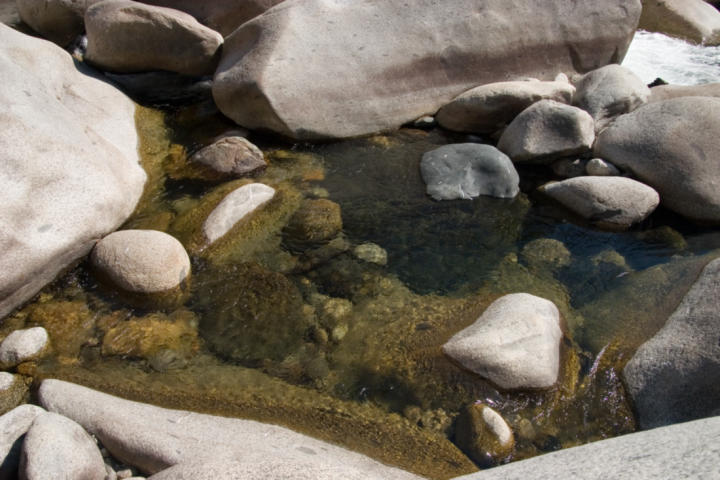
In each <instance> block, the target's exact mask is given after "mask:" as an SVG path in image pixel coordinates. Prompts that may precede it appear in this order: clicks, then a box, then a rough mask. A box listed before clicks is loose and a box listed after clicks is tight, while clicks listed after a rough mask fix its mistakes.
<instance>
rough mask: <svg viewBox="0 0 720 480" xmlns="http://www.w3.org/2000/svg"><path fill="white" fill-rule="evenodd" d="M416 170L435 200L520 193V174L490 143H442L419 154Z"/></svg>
mask: <svg viewBox="0 0 720 480" xmlns="http://www.w3.org/2000/svg"><path fill="white" fill-rule="evenodd" d="M420 172H421V174H422V177H423V181H425V183H426V184H427V194H428V195H430V196H431V197H432V198H434V199H435V200H456V199H467V200H469V199H472V198H475V197H477V196H479V195H487V196H490V197H496V198H514V197H515V196H516V195H517V194H518V193H519V192H520V187H519V185H520V177H519V176H518V173H517V171H516V170H515V166H514V165H513V163H512V161H511V160H510V158H508V156H507V155H505V154H504V153H502V152H501V151H500V150H498V149H497V148H495V147H492V146H490V145H480V144H477V143H458V144H451V145H444V146H442V147H440V148H437V149H435V150H432V151H430V152H427V153H425V154H424V155H423V157H422V160H421V161H420Z"/></svg>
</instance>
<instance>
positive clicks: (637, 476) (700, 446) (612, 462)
mask: <svg viewBox="0 0 720 480" xmlns="http://www.w3.org/2000/svg"><path fill="white" fill-rule="evenodd" d="M719 436H720V417H714V418H708V419H705V420H699V421H695V422H689V423H683V424H680V425H673V426H671V427H663V428H657V429H655V430H649V431H646V432H638V433H631V434H629V435H624V436H621V437H616V438H611V439H608V440H601V441H599V442H595V443H590V444H587V445H582V446H580V447H574V448H568V449H565V450H560V451H557V452H552V453H546V454H544V455H540V456H537V457H534V458H530V459H528V460H521V461H519V462H514V463H510V464H508V465H502V466H500V467H496V468H493V469H491V470H483V471H481V472H477V473H472V474H470V475H463V476H462V477H456V478H455V480H546V479H548V478H563V479H565V478H568V479H569V478H572V479H574V480H598V479H601V478H608V479H609V478H612V479H613V480H657V479H661V478H663V479H665V478H668V479H669V478H678V479H679V478H682V479H684V480H706V479H710V478H720V468H719V467H718V462H717V459H718V458H719V457H720V443H719V442H718V441H717V439H718V437H719Z"/></svg>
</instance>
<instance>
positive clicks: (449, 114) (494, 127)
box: [436, 81, 575, 133]
mask: <svg viewBox="0 0 720 480" xmlns="http://www.w3.org/2000/svg"><path fill="white" fill-rule="evenodd" d="M574 93H575V87H573V86H572V85H571V84H570V83H568V82H562V81H555V82H540V81H515V82H498V83H490V84H487V85H481V86H479V87H475V88H473V89H471V90H468V91H467V92H465V93H463V94H462V95H460V96H458V97H456V98H455V99H454V100H453V101H452V102H450V103H448V104H447V105H445V106H444V107H442V108H441V109H440V110H439V111H438V113H437V115H436V118H437V121H438V123H439V124H440V126H442V127H443V128H447V129H448V130H454V131H458V132H467V133H494V132H497V131H498V130H500V129H502V128H503V127H505V126H506V125H507V124H509V123H510V122H512V120H513V119H514V118H515V117H516V116H517V115H518V114H519V113H520V112H522V111H523V110H525V109H526V108H527V107H529V106H530V105H532V104H533V103H535V102H538V101H540V100H555V101H557V102H561V103H571V102H572V98H573V94H574Z"/></svg>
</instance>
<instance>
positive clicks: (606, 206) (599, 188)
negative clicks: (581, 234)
mask: <svg viewBox="0 0 720 480" xmlns="http://www.w3.org/2000/svg"><path fill="white" fill-rule="evenodd" d="M540 191H541V192H543V193H544V194H545V195H548V196H549V197H550V198H553V199H554V200H556V201H557V202H560V203H561V204H562V205H563V206H565V208H567V209H569V210H571V211H573V212H575V213H576V214H578V215H580V216H581V217H583V218H585V219H587V220H588V221H590V222H591V223H592V224H594V225H597V226H598V227H602V228H607V229H610V230H625V229H627V228H629V227H630V226H631V225H633V224H635V223H638V222H641V221H643V220H645V219H646V218H647V217H648V215H650V214H651V213H652V212H653V211H654V210H655V208H657V206H658V204H659V203H660V197H659V196H658V193H657V192H656V191H655V190H653V189H652V188H650V187H648V186H647V185H644V184H642V183H640V182H638V181H635V180H632V179H630V178H624V177H577V178H570V179H568V180H563V181H562V182H552V183H548V184H545V185H543V186H542V187H540Z"/></svg>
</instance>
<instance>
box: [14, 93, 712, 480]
mask: <svg viewBox="0 0 720 480" xmlns="http://www.w3.org/2000/svg"><path fill="white" fill-rule="evenodd" d="M138 124H139V129H140V132H141V134H142V136H143V145H142V151H143V155H144V162H145V167H146V169H147V170H148V172H149V177H150V181H149V184H148V187H147V189H146V195H145V197H144V199H143V201H142V202H141V204H140V205H139V207H138V210H137V211H136V213H135V215H134V216H133V218H131V219H130V220H129V221H128V222H127V224H126V225H125V226H124V227H123V228H155V229H159V230H163V231H167V232H169V233H171V234H172V235H174V236H176V237H177V238H179V239H180V240H181V241H182V242H183V243H184V245H185V246H186V248H187V249H188V251H189V252H190V254H191V258H192V262H193V278H192V281H191V291H190V294H189V295H188V297H187V298H185V299H184V302H183V303H182V305H175V306H173V307H172V308H167V307H166V308H163V309H161V308H155V309H153V308H147V306H146V307H145V308H138V307H133V306H131V305H130V304H128V303H127V301H128V300H127V299H126V298H121V297H120V296H118V295H117V294H116V293H114V292H112V290H111V289H107V288H105V287H103V286H102V285H99V284H97V282H96V281H95V278H94V277H93V275H92V272H90V271H89V270H88V268H87V266H86V265H84V264H83V265H80V266H78V267H77V268H76V269H74V270H73V271H71V272H69V273H68V274H67V275H66V276H65V277H64V278H63V279H61V280H59V281H58V282H56V284H54V285H52V286H51V287H48V288H47V289H46V290H45V291H44V292H43V293H42V294H41V295H40V296H39V297H38V298H37V299H36V300H35V301H34V302H33V303H31V304H30V305H28V306H27V307H25V308H24V309H22V310H21V311H20V312H18V313H16V314H15V315H14V316H13V317H11V318H10V319H8V320H7V321H6V322H5V324H4V325H3V326H2V330H3V331H2V332H0V333H2V334H3V335H4V334H6V333H7V332H9V331H10V330H12V329H15V328H20V327H22V326H29V325H44V326H45V327H46V328H47V329H48V331H49V332H50V337H51V339H52V341H53V346H54V351H55V354H54V355H53V356H52V357H51V358H49V359H47V360H46V361H44V362H43V363H41V364H39V365H30V366H25V367H24V368H27V369H28V373H30V374H32V375H34V376H36V378H38V379H39V378H43V377H53V376H54V377H61V378H66V379H68V380H72V381H77V382H80V383H83V384H86V385H89V386H92V387H95V388H100V389H102V390H105V391H108V392H112V393H116V394H120V395H123V396H125V397H129V398H134V399H137V400H143V401H150V402H153V403H157V404H161V405H166V406H170V407H178V408H192V409H196V410H201V411H206V412H211V413H219V414H225V415H236V416H243V417H249V418H256V419H259V420H263V421H271V422H275V423H280V424H284V425H288V426H290V427H293V428H296V429H299V430H302V431H305V432H308V433H311V434H313V435H316V436H319V437H321V438H325V439H328V440H331V441H335V442H339V443H342V444H344V445H346V446H348V447H350V448H354V449H357V450H360V451H363V452H365V453H368V454H369V455H372V456H374V457H376V458H379V459H380V460H382V461H385V462H388V463H392V464H395V465H399V466H401V467H404V468H407V469H410V470H412V471H415V472H418V473H420V474H423V475H426V476H428V477H431V478H449V477H452V476H456V475H460V474H463V473H467V472H469V471H472V470H473V469H475V468H476V466H475V465H474V464H473V463H472V462H471V461H470V460H469V459H468V458H467V456H465V455H464V454H463V453H462V452H461V451H460V450H459V449H458V448H457V447H456V445H455V444H454V443H453V442H454V440H455V439H454V429H455V422H456V421H457V417H458V415H459V413H460V412H461V411H462V409H463V408H464V407H465V406H467V405H469V404H472V403H474V402H476V401H482V402H484V403H486V404H488V405H491V406H493V407H494V408H496V409H497V410H498V411H500V412H501V413H502V414H503V416H504V417H505V418H506V419H507V420H508V422H509V423H510V425H511V426H512V427H513V429H514V431H515V435H516V448H515V451H514V453H513V454H512V455H510V456H509V457H508V458H504V459H499V461H501V462H505V461H510V460H516V459H520V458H525V457H528V456H532V455H536V454H539V453H542V452H546V451H551V450H555V449H558V448H563V447H568V446H573V445H576V444H580V443H585V442H588V441H591V440H596V439H600V438H606V437H609V436H614V435H618V434H622V433H627V432H630V431H632V430H633V429H634V428H635V425H634V419H633V415H632V411H631V407H630V405H629V403H628V401H627V398H626V397H625V393H624V390H623V387H622V382H621V379H620V374H619V371H620V369H621V367H622V366H623V365H624V363H625V362H626V361H627V360H628V359H629V355H631V353H632V351H633V349H634V348H636V347H637V346H638V345H639V344H640V343H641V342H642V341H644V340H645V339H647V338H649V337H650V336H651V335H653V334H654V333H655V332H656V331H657V330H658V329H659V328H660V327H661V326H662V324H663V323H664V321H665V319H666V318H667V316H668V314H669V313H670V312H671V311H672V310H673V309H674V307H675V306H676V305H677V303H678V302H679V300H680V298H681V297H682V295H683V294H684V293H685V292H686V291H687V289H688V288H689V286H690V285H691V283H692V282H693V281H694V280H695V278H696V277H697V274H698V273H699V271H700V269H701V268H702V267H703V266H704V264H705V263H707V261H708V260H709V258H710V256H712V255H713V254H712V252H713V251H714V250H715V249H717V248H718V247H720V235H718V234H717V233H716V232H713V231H711V230H703V229H698V228H696V227H693V226H691V225H687V224H684V223H683V222H682V221H681V220H679V219H677V218H675V217H673V216H672V215H670V214H668V213H666V212H658V213H656V214H655V215H654V216H653V217H651V218H650V219H649V220H647V221H646V222H645V223H644V224H643V225H641V226H640V227H639V228H637V229H635V230H632V231H630V232H624V233H606V232H601V231H597V230H594V229H591V228H589V227H586V226H582V224H581V223H578V222H577V221H576V220H575V219H571V218H570V217H569V216H568V213H567V212H565V211H564V210H562V209H561V208H559V207H558V206H556V205H553V204H551V203H549V202H547V201H545V200H544V199H543V198H540V197H537V196H535V195H534V193H533V191H534V187H535V186H537V185H539V184H541V183H542V182H544V181H546V180H548V179H549V178H550V177H549V176H547V173H546V172H542V171H538V170H526V171H523V170H521V171H520V174H521V178H523V184H522V190H523V193H522V194H521V195H520V196H518V197H517V198H516V199H514V200H497V199H491V198H483V197H481V198H479V199H476V200H473V201H451V202H435V201H432V200H431V199H429V197H427V196H426V195H425V191H424V185H423V183H422V181H421V179H420V175H419V167H418V165H419V161H420V157H421V156H422V154H423V153H424V152H426V151H428V150H431V149H433V148H435V147H437V146H439V145H442V144H446V143H450V142H456V141H462V140H463V139H462V137H453V136H447V135H446V134H443V133H441V132H439V131H432V132H424V131H419V130H409V129H405V130H401V131H400V132H397V133H394V134H392V135H387V136H376V137H372V138H367V139H358V140H351V141H346V142H339V143H333V144H325V145H315V146H310V145H285V144H280V143H277V141H275V140H271V139H268V138H263V137H257V138H251V140H253V141H255V142H256V143H257V144H258V145H259V146H260V147H261V148H262V149H263V151H264V152H265V153H266V155H267V157H268V160H269V166H268V168H267V169H266V170H265V171H264V172H263V173H261V174H258V175H257V176H256V177H254V178H253V179H252V180H254V181H260V182H264V183H267V184H269V185H271V186H273V187H274V188H276V189H277V191H278V195H277V197H276V198H275V199H274V200H273V201H272V202H270V203H269V204H267V205H266V206H265V207H264V208H263V209H262V211H260V212H259V213H257V214H256V215H254V216H253V217H252V219H250V220H248V221H244V222H243V223H242V224H241V225H238V226H237V227H236V228H235V229H233V230H232V231H231V233H230V234H229V235H228V236H227V237H226V238H224V239H223V240H222V241H221V242H219V244H218V245H216V246H213V247H210V248H206V247H205V246H204V245H203V244H202V239H201V237H200V236H199V228H200V226H201V224H202V221H203V220H204V218H205V216H206V215H207V214H208V213H209V211H211V209H212V208H213V207H214V206H215V205H217V203H218V202H219V201H220V200H221V199H222V197H223V196H224V195H225V194H226V193H228V192H229V191H231V190H232V189H234V188H236V187H237V186H239V185H242V184H243V183H247V182H248V181H249V180H247V179H240V180H235V181H232V182H221V181H218V180H217V179H212V178H209V177H208V176H207V172H203V171H202V170H200V169H198V168H197V167H194V166H191V165H189V164H188V162H187V156H188V154H189V153H192V151H193V150H195V149H197V148H198V147H199V146H202V145H204V144H206V143H208V142H209V141H210V139H211V138H212V137H213V136H215V135H217V134H219V133H222V132H223V131H225V130H227V129H229V128H231V125H229V124H228V123H227V122H226V121H224V120H223V119H222V118H221V117H219V116H217V115H216V114H215V113H214V111H213V110H212V109H209V108H207V107H203V106H202V105H201V106H195V107H191V108H189V109H186V110H181V111H175V112H173V113H172V115H170V116H168V117H167V118H163V116H162V115H160V114H159V113H157V112H154V111H151V110H142V111H141V113H140V114H139V115H138ZM317 198H327V199H329V200H331V201H333V202H336V203H337V204H339V206H340V208H341V212H342V225H343V228H342V232H341V233H340V234H339V235H338V236H337V238H335V239H333V240H332V241H331V242H329V243H327V244H322V243H319V244H311V245H302V244H300V246H298V245H299V244H298V243H297V242H296V241H293V239H292V238H290V233H288V230H287V229H286V228H285V226H286V225H287V224H288V222H289V221H290V219H291V218H292V215H293V214H294V212H295V211H296V210H297V209H298V208H299V206H300V204H301V202H302V201H303V199H317ZM366 243H373V244H376V245H377V246H379V247H380V248H382V249H384V250H385V251H386V252H387V259H388V260H387V265H379V264H375V263H370V262H367V261H365V260H362V259H361V258H358V256H357V255H355V254H354V253H353V250H354V248H355V247H356V246H358V245H362V244H366ZM520 291H524V292H529V293H533V294H536V295H539V296H543V297H545V298H548V299H550V300H552V301H554V302H555V303H556V304H557V305H558V307H559V309H560V310H561V312H562V314H563V318H564V321H565V322H566V324H567V329H566V336H565V338H564V340H563V347H562V358H563V366H562V371H561V378H560V381H559V383H558V385H557V386H556V387H555V388H552V389H550V390H548V391H543V392H503V391H500V390H498V389H497V388H495V387H494V386H493V385H491V384H489V383H488V382H486V381H484V380H482V379H481V378H479V377H477V376H476V375H473V374H470V373H468V372H466V371H464V370H462V369H460V368H459V367H458V366H456V365H454V364H453V363H451V362H450V361H448V360H447V359H446V358H445V357H444V356H443V354H442V353H441V350H440V347H441V346H442V344H443V343H444V342H445V341H446V340H447V339H448V338H449V337H450V336H451V335H453V334H454V333H455V332H457V331H459V330H460V329H462V328H464V327H465V326H467V325H469V324H470V323H472V322H473V321H474V320H475V319H476V318H477V317H478V316H479V315H480V314H481V313H482V311H483V309H484V308H485V307H486V306H487V305H488V304H489V303H490V302H491V301H493V300H494V299H495V298H497V297H499V296H501V295H504V294H507V293H514V292H520Z"/></svg>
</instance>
